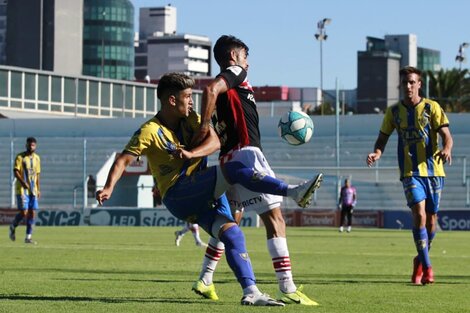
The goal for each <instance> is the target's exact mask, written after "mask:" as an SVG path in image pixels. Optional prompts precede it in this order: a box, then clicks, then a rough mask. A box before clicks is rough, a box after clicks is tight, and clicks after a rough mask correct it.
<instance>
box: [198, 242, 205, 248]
mask: <svg viewBox="0 0 470 313" xmlns="http://www.w3.org/2000/svg"><path fill="white" fill-rule="evenodd" d="M196 246H198V247H201V248H206V247H207V243H205V242H204V241H196Z"/></svg>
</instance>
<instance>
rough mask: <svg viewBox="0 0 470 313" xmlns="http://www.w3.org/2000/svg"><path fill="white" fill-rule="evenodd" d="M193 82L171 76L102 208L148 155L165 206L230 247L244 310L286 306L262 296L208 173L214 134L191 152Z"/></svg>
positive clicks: (219, 186) (111, 179)
mask: <svg viewBox="0 0 470 313" xmlns="http://www.w3.org/2000/svg"><path fill="white" fill-rule="evenodd" d="M193 85H194V80H193V79H191V78H190V77H188V76H186V75H184V74H178V73H169V74H166V75H164V76H163V77H162V78H161V79H160V82H159V84H158V87H157V94H158V98H159V99H160V102H161V110H160V111H159V112H158V113H157V114H156V115H155V116H154V117H153V118H152V119H150V120H149V121H147V122H146V123H144V124H143V125H142V126H141V127H140V129H139V130H137V131H136V132H135V133H134V135H133V136H132V138H131V139H130V141H129V143H128V144H127V146H126V147H125V149H124V151H123V153H121V154H120V155H119V157H118V158H117V159H116V160H115V162H114V163H113V165H112V167H111V170H110V172H109V174H108V178H107V181H106V184H105V186H104V188H103V189H102V190H99V191H98V192H97V194H96V199H97V200H98V202H99V203H100V204H102V202H103V201H105V200H107V199H109V198H110V197H111V195H112V192H113V189H114V186H115V184H116V183H117V181H118V180H119V179H120V177H121V175H122V173H123V171H124V169H125V168H126V167H127V165H128V164H129V163H130V162H131V161H133V160H134V159H135V158H136V157H138V156H141V155H146V156H147V158H148V160H149V166H150V170H151V173H152V175H153V176H154V178H155V180H156V182H157V188H158V190H159V191H160V193H161V196H162V202H163V204H164V205H165V206H166V207H167V209H168V210H169V211H170V212H171V213H172V214H173V215H174V216H175V217H177V218H179V219H182V220H186V221H188V222H191V223H198V224H199V225H201V227H203V228H204V230H206V231H207V232H208V233H209V234H210V235H211V236H214V237H217V238H218V239H219V240H220V241H222V242H223V243H224V244H225V246H226V247H227V255H226V257H227V262H228V264H229V265H230V267H231V269H232V270H233V272H234V274H235V276H236V277H237V279H238V282H239V283H240V286H241V287H242V289H243V297H242V299H241V304H242V305H257V306H283V305H284V304H283V303H282V302H279V301H276V300H274V299H272V298H271V297H269V296H268V295H266V294H263V293H261V292H260V291H259V289H258V287H257V285H256V280H255V275H254V273H253V269H252V266H251V262H250V259H249V257H248V253H247V251H246V246H245V237H244V235H243V233H242V231H241V230H240V228H239V227H238V225H237V224H236V223H235V221H234V219H233V217H232V215H231V213H230V207H229V204H228V201H227V198H226V197H225V194H224V190H225V186H224V185H226V183H225V182H224V180H221V179H218V178H220V177H221V174H220V170H218V168H217V167H209V168H206V166H205V163H206V161H207V159H206V158H204V157H205V156H207V155H209V154H210V153H213V152H215V151H216V150H217V149H219V147H220V142H219V140H218V138H217V136H216V134H215V132H214V131H213V130H212V129H211V130H210V131H209V136H207V137H206V138H205V139H204V140H203V141H202V143H201V144H200V145H199V146H190V142H191V139H192V135H193V133H194V132H195V131H196V130H197V129H199V126H200V118H199V116H198V115H197V113H196V112H195V111H193V100H192V87H193Z"/></svg>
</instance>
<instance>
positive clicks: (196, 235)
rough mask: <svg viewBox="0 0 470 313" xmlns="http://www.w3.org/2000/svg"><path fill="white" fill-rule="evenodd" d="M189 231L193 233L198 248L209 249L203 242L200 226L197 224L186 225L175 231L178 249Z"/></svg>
mask: <svg viewBox="0 0 470 313" xmlns="http://www.w3.org/2000/svg"><path fill="white" fill-rule="evenodd" d="M188 231H191V233H192V234H193V237H194V242H195V243H196V246H198V247H207V244H206V243H205V242H204V241H202V240H201V236H200V234H199V225H198V224H195V223H186V224H185V225H184V226H183V228H182V229H181V230H177V231H175V245H176V246H177V247H179V245H180V243H181V240H182V239H183V237H184V235H185V234H186V233H187V232H188Z"/></svg>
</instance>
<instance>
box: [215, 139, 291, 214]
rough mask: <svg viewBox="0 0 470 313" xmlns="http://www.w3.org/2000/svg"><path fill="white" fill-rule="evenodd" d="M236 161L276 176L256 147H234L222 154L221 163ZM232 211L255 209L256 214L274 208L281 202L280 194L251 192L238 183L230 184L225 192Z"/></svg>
mask: <svg viewBox="0 0 470 313" xmlns="http://www.w3.org/2000/svg"><path fill="white" fill-rule="evenodd" d="M233 161H237V162H240V163H242V164H244V165H245V166H246V167H249V168H253V169H255V170H256V171H258V172H261V173H264V174H266V175H269V176H272V177H276V175H275V174H274V172H273V170H272V169H271V167H270V166H269V164H268V161H266V158H265V157H264V154H263V152H261V150H260V149H259V148H257V147H243V148H240V149H236V150H235V149H234V150H232V151H230V152H229V153H227V154H226V155H224V156H223V158H222V159H221V164H222V163H229V162H233ZM226 196H227V198H228V201H229V203H230V209H231V210H232V212H236V211H243V210H246V211H255V212H256V213H257V214H258V215H259V214H262V213H264V212H267V211H269V210H272V209H274V208H278V207H280V206H281V203H282V196H277V195H272V194H267V193H259V192H253V191H250V190H248V189H246V188H245V187H243V186H242V185H240V184H234V185H231V186H230V187H229V188H228V189H227V192H226Z"/></svg>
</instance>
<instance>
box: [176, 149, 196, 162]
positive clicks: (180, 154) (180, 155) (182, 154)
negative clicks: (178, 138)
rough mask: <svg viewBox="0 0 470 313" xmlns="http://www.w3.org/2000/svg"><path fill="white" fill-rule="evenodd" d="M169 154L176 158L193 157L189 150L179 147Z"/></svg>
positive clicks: (186, 158)
mask: <svg viewBox="0 0 470 313" xmlns="http://www.w3.org/2000/svg"><path fill="white" fill-rule="evenodd" d="M171 154H172V155H173V157H175V158H176V159H182V160H190V159H192V158H193V153H192V152H191V151H187V150H184V149H181V148H178V149H176V150H174V151H173V152H172V153H171Z"/></svg>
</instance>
